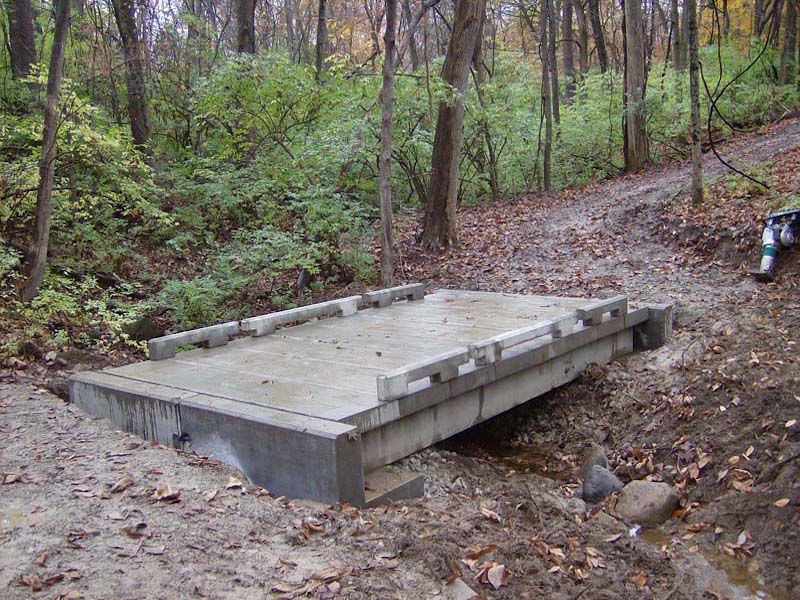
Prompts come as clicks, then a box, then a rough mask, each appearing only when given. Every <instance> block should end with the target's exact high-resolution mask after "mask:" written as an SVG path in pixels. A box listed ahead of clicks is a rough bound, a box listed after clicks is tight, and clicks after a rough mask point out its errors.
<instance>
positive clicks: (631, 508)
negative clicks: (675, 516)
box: [614, 480, 678, 527]
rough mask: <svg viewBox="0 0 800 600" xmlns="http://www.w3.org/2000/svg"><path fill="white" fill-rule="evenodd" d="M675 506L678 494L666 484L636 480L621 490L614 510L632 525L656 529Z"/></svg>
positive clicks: (668, 516) (667, 517)
mask: <svg viewBox="0 0 800 600" xmlns="http://www.w3.org/2000/svg"><path fill="white" fill-rule="evenodd" d="M677 504H678V494H677V492H676V491H675V488H673V487H672V486H671V485H669V484H668V483H659V482H655V481H641V480H638V481H631V482H630V483H629V484H628V485H626V486H625V487H624V488H623V489H622V492H621V493H620V495H619V500H617V506H616V507H615V509H614V510H616V511H617V513H619V514H620V515H622V516H623V517H625V518H626V519H628V520H630V521H632V522H634V523H639V524H640V525H643V526H645V527H656V526H657V525H661V524H662V523H663V522H664V521H666V520H667V519H669V518H670V516H671V515H672V511H673V510H674V509H675V507H676V506H677Z"/></svg>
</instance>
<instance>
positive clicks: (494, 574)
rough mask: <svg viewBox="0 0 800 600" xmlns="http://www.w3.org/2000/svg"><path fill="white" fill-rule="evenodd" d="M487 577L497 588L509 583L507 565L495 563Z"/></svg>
mask: <svg viewBox="0 0 800 600" xmlns="http://www.w3.org/2000/svg"><path fill="white" fill-rule="evenodd" d="M486 577H487V579H488V580H489V583H491V584H492V587H493V588H494V589H496V590H499V589H500V588H501V587H502V586H504V585H505V584H506V583H508V571H506V567H505V565H495V566H493V567H491V568H490V569H489V570H488V571H487V573H486Z"/></svg>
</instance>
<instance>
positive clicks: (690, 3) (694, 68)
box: [628, 0, 703, 205]
mask: <svg viewBox="0 0 800 600" xmlns="http://www.w3.org/2000/svg"><path fill="white" fill-rule="evenodd" d="M628 1H630V0H628ZM686 10H687V11H688V12H689V23H688V25H689V36H688V37H689V95H690V96H691V104H692V203H693V204H695V205H698V204H700V203H702V202H703V157H702V154H701V152H700V61H699V59H698V56H697V0H686Z"/></svg>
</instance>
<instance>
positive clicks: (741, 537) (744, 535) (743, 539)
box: [736, 529, 750, 548]
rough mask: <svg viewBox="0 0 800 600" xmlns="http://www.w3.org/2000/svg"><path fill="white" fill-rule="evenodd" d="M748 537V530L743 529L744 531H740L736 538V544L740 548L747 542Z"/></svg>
mask: <svg viewBox="0 0 800 600" xmlns="http://www.w3.org/2000/svg"><path fill="white" fill-rule="evenodd" d="M749 539H750V532H749V531H747V530H746V529H745V530H744V531H742V533H740V534H739V537H738V538H736V545H737V546H739V547H740V548H741V547H742V546H744V545H745V544H746V543H747V541H748V540H749Z"/></svg>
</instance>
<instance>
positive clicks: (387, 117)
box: [378, 0, 413, 287]
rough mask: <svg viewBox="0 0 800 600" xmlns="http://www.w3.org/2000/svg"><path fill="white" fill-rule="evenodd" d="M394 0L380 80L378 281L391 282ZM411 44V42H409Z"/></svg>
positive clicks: (388, 3) (389, 0) (389, 1)
mask: <svg viewBox="0 0 800 600" xmlns="http://www.w3.org/2000/svg"><path fill="white" fill-rule="evenodd" d="M396 30H397V0H386V32H385V33H384V35H383V44H384V49H385V55H384V59H383V81H382V84H381V156H380V164H379V165H378V169H379V171H380V185H379V188H380V196H381V285H383V286H385V287H388V286H391V285H392V280H393V276H394V237H393V234H392V182H391V175H392V104H393V102H394V61H395V31H396ZM412 44H413V42H412Z"/></svg>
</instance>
